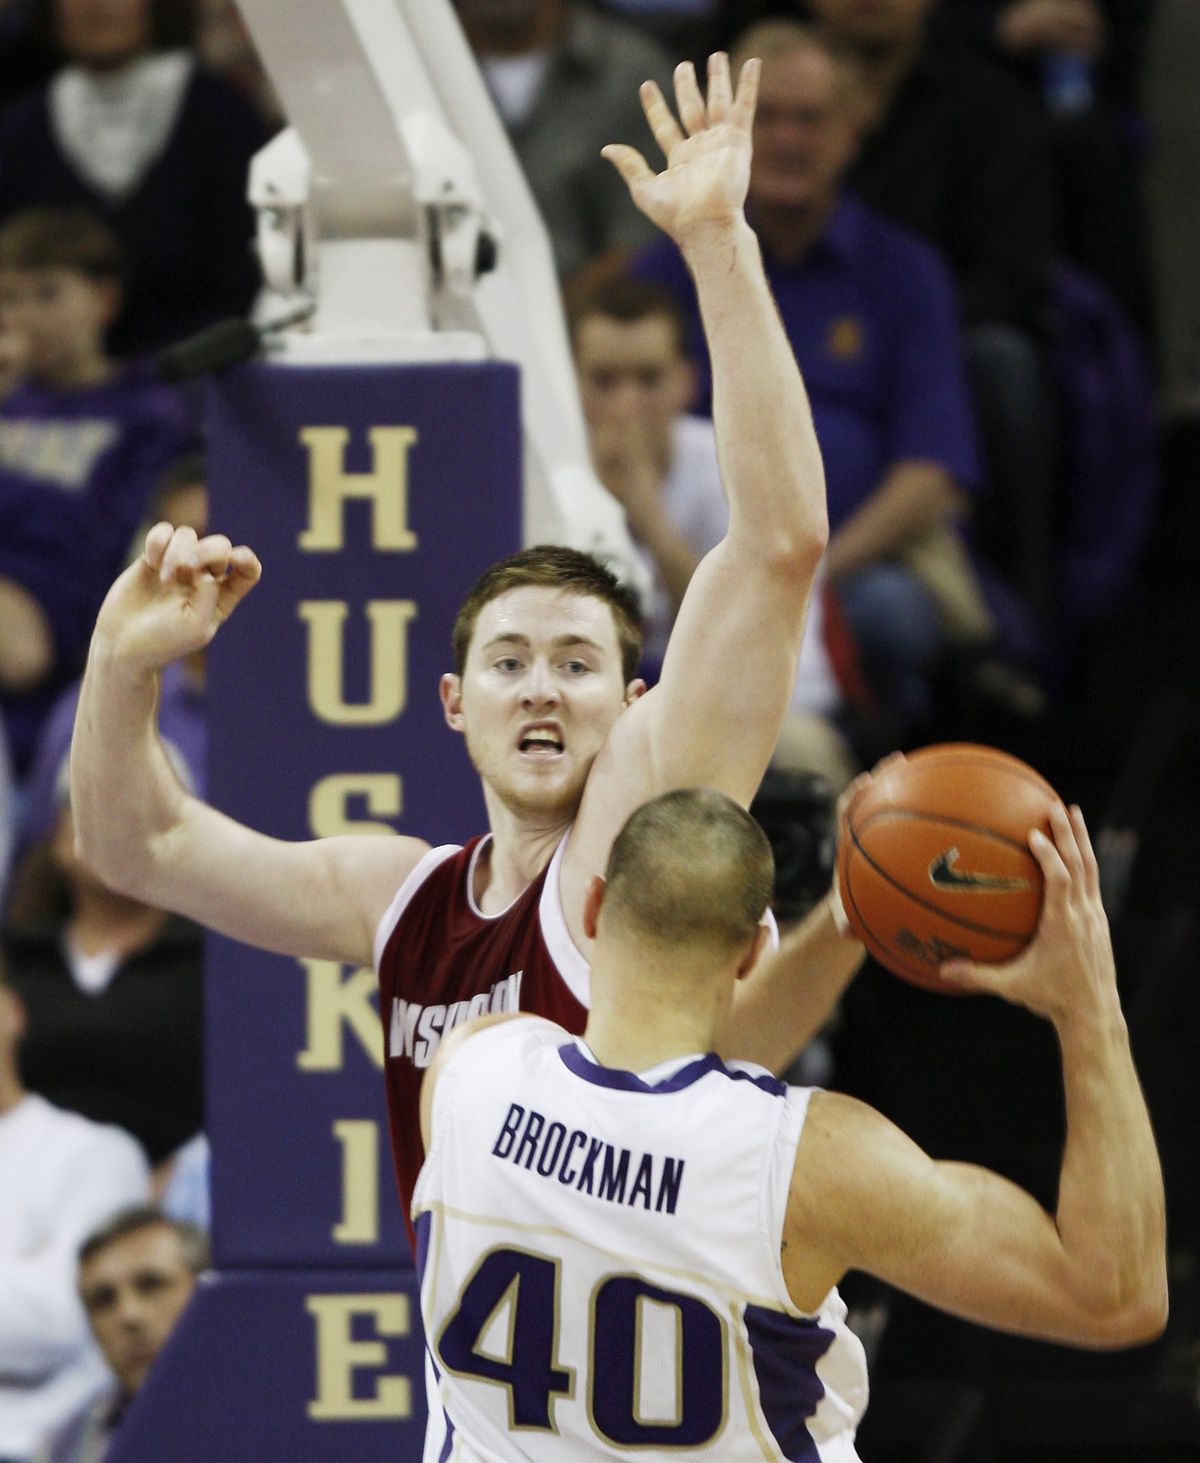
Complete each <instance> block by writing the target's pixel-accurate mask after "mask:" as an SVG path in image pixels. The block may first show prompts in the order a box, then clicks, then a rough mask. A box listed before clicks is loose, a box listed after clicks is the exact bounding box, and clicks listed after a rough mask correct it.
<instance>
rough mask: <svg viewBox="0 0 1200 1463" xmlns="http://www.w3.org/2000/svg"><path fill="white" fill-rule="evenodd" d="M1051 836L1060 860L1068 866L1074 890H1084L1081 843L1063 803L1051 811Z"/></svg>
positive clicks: (1056, 805)
mask: <svg viewBox="0 0 1200 1463" xmlns="http://www.w3.org/2000/svg"><path fill="white" fill-rule="evenodd" d="M1050 836H1051V837H1052V838H1053V839H1054V846H1055V848H1057V850H1058V856H1059V858H1061V859H1062V861H1063V864H1064V865H1065V866H1066V870H1067V874H1068V876H1069V877H1070V880H1071V887H1072V889H1073V890H1082V888H1083V879H1084V874H1083V858H1082V856H1081V855H1080V852H1079V843H1078V841H1077V840H1076V838H1075V829H1074V827H1073V825H1072V823H1071V816H1070V814H1069V813H1068V812H1067V810H1066V808H1065V807H1064V806H1063V805H1062V803H1055V804H1054V806H1053V807H1052V808H1051V809H1050Z"/></svg>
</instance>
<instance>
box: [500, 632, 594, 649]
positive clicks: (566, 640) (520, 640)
mask: <svg viewBox="0 0 1200 1463" xmlns="http://www.w3.org/2000/svg"><path fill="white" fill-rule="evenodd" d="M530 643H531V642H530V639H529V636H528V635H518V634H517V633H516V631H514V630H507V631H505V632H504V633H503V634H501V635H493V636H492V638H491V639H490V640H489V641H487V642H486V644H485V645H484V647H483V648H484V650H485V651H487V650H491V649H492V648H493V647H494V646H497V645H519V646H522V647H523V648H525V649H528V648H529V645H530ZM550 644H551V647H552V648H553V649H554V650H566V649H568V648H569V647H570V646H572V645H586V646H588V648H589V649H591V650H600V651H602V650H603V649H604V647H603V645H601V644H600V643H599V641H597V640H593V639H592V638H591V636H589V635H556V636H555V637H554V639H553V640H552V641H551V642H550Z"/></svg>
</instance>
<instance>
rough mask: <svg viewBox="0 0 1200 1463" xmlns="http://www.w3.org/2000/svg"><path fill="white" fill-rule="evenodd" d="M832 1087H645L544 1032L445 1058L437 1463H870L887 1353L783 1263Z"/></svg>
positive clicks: (699, 1080)
mask: <svg viewBox="0 0 1200 1463" xmlns="http://www.w3.org/2000/svg"><path fill="white" fill-rule="evenodd" d="M809 1096H810V1092H809V1090H807V1089H801V1088H789V1087H787V1086H786V1085H785V1084H784V1083H782V1082H779V1081H777V1080H776V1079H775V1078H774V1077H772V1076H771V1075H770V1074H769V1073H767V1072H766V1071H764V1070H763V1069H762V1068H759V1067H751V1066H746V1065H742V1064H736V1065H724V1064H722V1063H721V1061H720V1060H719V1059H718V1058H717V1057H715V1056H711V1055H710V1056H703V1057H688V1058H684V1059H682V1060H679V1061H675V1062H670V1063H665V1064H663V1065H662V1066H659V1067H656V1068H654V1069H653V1070H652V1071H649V1072H643V1073H641V1074H639V1075H636V1076H635V1075H634V1074H632V1073H629V1072H620V1071H615V1070H613V1069H611V1068H607V1067H602V1066H600V1065H598V1064H597V1063H596V1062H595V1060H594V1059H593V1058H592V1057H591V1056H590V1054H589V1053H588V1051H587V1048H586V1047H585V1046H584V1045H583V1043H582V1042H580V1041H578V1040H577V1039H576V1038H573V1037H570V1036H568V1035H567V1034H566V1033H565V1032H564V1031H563V1030H562V1029H561V1027H558V1026H554V1025H553V1024H552V1023H550V1022H548V1021H544V1020H542V1019H540V1018H537V1017H529V1018H522V1019H520V1020H515V1021H511V1022H503V1023H500V1024H499V1025H497V1026H495V1027H492V1028H489V1029H487V1030H485V1031H482V1032H480V1033H479V1034H478V1035H476V1036H474V1037H472V1038H471V1040H470V1041H468V1042H467V1043H466V1045H465V1047H464V1049H463V1050H462V1052H461V1053H457V1054H456V1055H455V1056H454V1057H453V1058H452V1059H451V1060H450V1061H449V1062H448V1063H447V1065H446V1066H445V1068H444V1069H443V1071H442V1073H441V1076H440V1078H439V1081H438V1087H437V1091H436V1093H435V1096H434V1107H433V1132H432V1144H431V1146H430V1149H429V1153H428V1156H427V1157H426V1161H425V1166H424V1168H423V1169H422V1171H421V1175H420V1177H419V1179H418V1181H417V1187H416V1192H415V1195H414V1198H413V1217H414V1220H415V1223H416V1230H417V1269H418V1274H419V1278H420V1283H421V1312H422V1316H423V1319H424V1324H425V1335H426V1344H427V1347H428V1356H429V1365H428V1367H427V1372H428V1375H429V1380H430V1384H431V1385H430V1398H429V1402H430V1424H429V1433H428V1436H427V1439H426V1450H425V1459H426V1463H476V1460H485V1459H486V1460H489V1463H498V1460H509V1459H513V1460H519V1459H527V1460H533V1463H542V1460H545V1463H562V1460H563V1459H564V1458H570V1459H573V1460H574V1459H586V1458H621V1457H625V1458H627V1457H628V1455H629V1453H630V1451H631V1450H633V1451H634V1453H635V1454H636V1456H637V1457H639V1458H643V1459H647V1460H652V1459H664V1460H666V1459H678V1458H680V1457H681V1456H682V1455H684V1454H685V1453H686V1454H687V1455H688V1456H690V1457H695V1458H703V1459H709V1458H711V1459H718V1458H719V1459H721V1460H722V1463H740V1460H743V1459H745V1460H747V1463H749V1460H757V1463H761V1460H763V1459H776V1460H784V1459H789V1460H806V1463H818V1460H819V1463H852V1460H856V1459H857V1456H858V1455H857V1454H856V1452H855V1449H854V1432H855V1428H856V1426H857V1424H858V1420H859V1418H860V1417H861V1415H862V1411H863V1408H864V1407H865V1406H866V1400H867V1375H866V1361H865V1358H864V1355H863V1349H862V1346H861V1344H860V1343H859V1341H858V1338H857V1337H856V1336H854V1335H853V1333H852V1332H851V1331H849V1329H848V1328H847V1327H846V1324H845V1316H846V1308H845V1306H844V1304H843V1302H842V1300H841V1298H840V1296H839V1295H838V1293H837V1291H836V1290H831V1291H830V1293H829V1295H828V1296H827V1297H826V1299H825V1301H824V1303H823V1305H822V1307H821V1309H820V1311H819V1312H818V1313H817V1314H816V1315H805V1314H803V1313H801V1312H800V1311H798V1310H797V1309H796V1307H795V1306H794V1305H793V1304H792V1302H791V1301H790V1299H789V1298H788V1294H787V1289H786V1286H785V1284H784V1279H783V1271H782V1268H781V1264H780V1258H779V1249H780V1239H781V1234H782V1228H783V1220H784V1213H785V1210H786V1207H787V1196H788V1188H789V1184H790V1181H791V1175H792V1168H793V1164H794V1160H795V1155H796V1144H797V1143H798V1141H799V1138H800V1132H801V1129H802V1128H803V1125H804V1118H805V1114H806V1112H807V1109H808V1100H809Z"/></svg>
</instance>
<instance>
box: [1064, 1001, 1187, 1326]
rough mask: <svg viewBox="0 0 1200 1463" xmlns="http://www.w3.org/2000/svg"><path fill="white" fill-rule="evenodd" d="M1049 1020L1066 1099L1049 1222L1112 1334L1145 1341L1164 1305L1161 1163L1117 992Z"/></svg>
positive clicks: (1163, 1312)
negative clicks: (1055, 1202) (1059, 1051)
mask: <svg viewBox="0 0 1200 1463" xmlns="http://www.w3.org/2000/svg"><path fill="white" fill-rule="evenodd" d="M1055 1024H1056V1027H1057V1030H1058V1038H1059V1044H1060V1047H1061V1049H1062V1060H1063V1085H1064V1090H1065V1094H1066V1108H1067V1142H1066V1149H1065V1152H1064V1154H1063V1163H1062V1173H1061V1177H1060V1179H1059V1192H1058V1207H1057V1211H1056V1214H1055V1222H1056V1224H1057V1227H1058V1232H1059V1235H1060V1237H1061V1239H1062V1244H1063V1248H1064V1250H1065V1251H1066V1253H1067V1255H1068V1256H1069V1259H1070V1262H1071V1265H1072V1268H1073V1270H1074V1272H1075V1273H1076V1274H1077V1276H1078V1277H1079V1284H1080V1285H1081V1286H1082V1287H1084V1289H1085V1291H1086V1294H1087V1295H1088V1297H1089V1299H1090V1302H1091V1304H1093V1305H1095V1306H1096V1307H1097V1308H1098V1309H1102V1311H1103V1313H1104V1315H1105V1316H1107V1317H1109V1318H1110V1322H1111V1325H1112V1327H1113V1337H1114V1339H1115V1340H1116V1341H1117V1342H1118V1343H1123V1344H1132V1343H1133V1342H1136V1341H1142V1340H1148V1339H1150V1338H1151V1337H1153V1336H1156V1335H1157V1334H1158V1333H1159V1332H1160V1331H1161V1329H1162V1326H1163V1324H1164V1322H1165V1320H1166V1313H1167V1278H1166V1220H1165V1204H1164V1198H1163V1181H1162V1169H1161V1166H1160V1164H1159V1158H1158V1151H1157V1148H1156V1146H1155V1142H1154V1134H1153V1131H1152V1130H1151V1126H1150V1116H1149V1113H1148V1112H1147V1110H1146V1103H1145V1099H1144V1097H1143V1096H1142V1090H1141V1086H1140V1084H1139V1082H1138V1077H1137V1072H1136V1071H1135V1069H1134V1065H1133V1055H1132V1053H1131V1051H1130V1048H1129V1035H1128V1032H1127V1031H1126V1028H1125V1022H1124V1019H1123V1018H1122V1016H1121V1012H1120V1008H1119V1006H1118V1003H1117V999H1116V994H1115V991H1114V992H1111V993H1107V995H1106V997H1105V998H1103V999H1101V998H1097V999H1096V1000H1095V1002H1094V1003H1089V1005H1088V1008H1087V1009H1084V1010H1075V1011H1072V1012H1071V1013H1070V1014H1069V1016H1066V1017H1064V1018H1063V1019H1061V1020H1059V1021H1058V1022H1056V1023H1055Z"/></svg>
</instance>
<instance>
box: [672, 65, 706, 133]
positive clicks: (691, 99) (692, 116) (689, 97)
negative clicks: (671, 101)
mask: <svg viewBox="0 0 1200 1463" xmlns="http://www.w3.org/2000/svg"><path fill="white" fill-rule="evenodd" d="M675 105H676V107H678V109H679V120H680V121H681V122H682V123H683V125H684V127H685V128H686V130H687V134H688V136H689V137H691V136H692V135H693V134H694V133H696V132H702V131H703V130H704V128H705V127H707V126H708V112H707V111H706V110H705V106H704V98H703V97H702V96H701V95H700V83H699V82H698V81H697V80H696V68H695V67H694V66H693V65H692V63H691V62H690V61H681V62H680V63H679V65H678V66H676V68H675Z"/></svg>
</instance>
